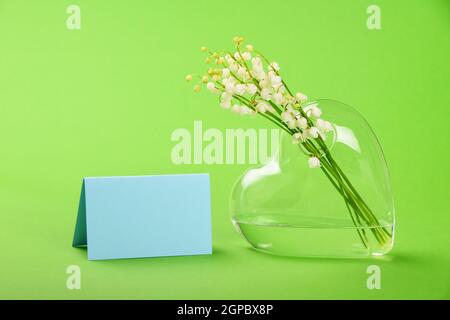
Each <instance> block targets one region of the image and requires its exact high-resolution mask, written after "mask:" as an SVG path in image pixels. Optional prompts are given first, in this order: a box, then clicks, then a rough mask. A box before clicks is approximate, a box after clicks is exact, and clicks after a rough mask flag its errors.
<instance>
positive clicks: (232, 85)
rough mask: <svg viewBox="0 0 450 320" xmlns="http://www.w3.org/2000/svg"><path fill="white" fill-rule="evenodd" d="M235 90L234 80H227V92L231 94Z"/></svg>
mask: <svg viewBox="0 0 450 320" xmlns="http://www.w3.org/2000/svg"><path fill="white" fill-rule="evenodd" d="M234 91H235V87H234V83H232V82H227V83H226V84H225V92H227V93H229V94H233V93H234Z"/></svg>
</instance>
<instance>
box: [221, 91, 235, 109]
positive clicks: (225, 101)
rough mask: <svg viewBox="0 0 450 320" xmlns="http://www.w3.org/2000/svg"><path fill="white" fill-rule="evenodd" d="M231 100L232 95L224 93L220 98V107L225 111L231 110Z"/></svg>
mask: <svg viewBox="0 0 450 320" xmlns="http://www.w3.org/2000/svg"><path fill="white" fill-rule="evenodd" d="M231 98H232V95H231V94H229V93H227V92H224V93H222V96H221V97H220V106H221V107H223V108H225V109H229V108H230V105H231Z"/></svg>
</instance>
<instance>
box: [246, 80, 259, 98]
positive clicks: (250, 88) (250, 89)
mask: <svg viewBox="0 0 450 320" xmlns="http://www.w3.org/2000/svg"><path fill="white" fill-rule="evenodd" d="M256 91H258V87H256V86H255V85H254V84H253V83H250V84H248V85H247V93H248V94H251V95H254V94H255V93H256Z"/></svg>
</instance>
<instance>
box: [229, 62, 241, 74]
mask: <svg viewBox="0 0 450 320" xmlns="http://www.w3.org/2000/svg"><path fill="white" fill-rule="evenodd" d="M228 64H229V65H230V67H229V68H230V70H231V71H232V72H236V71H238V68H239V66H238V64H237V63H236V62H234V61H233V62H232V63H228Z"/></svg>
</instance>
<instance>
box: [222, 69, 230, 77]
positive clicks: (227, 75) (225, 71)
mask: <svg viewBox="0 0 450 320" xmlns="http://www.w3.org/2000/svg"><path fill="white" fill-rule="evenodd" d="M222 76H223V77H224V78H228V77H229V76H230V69H227V68H224V69H222Z"/></svg>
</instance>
